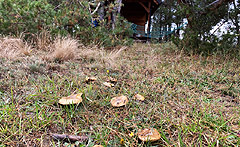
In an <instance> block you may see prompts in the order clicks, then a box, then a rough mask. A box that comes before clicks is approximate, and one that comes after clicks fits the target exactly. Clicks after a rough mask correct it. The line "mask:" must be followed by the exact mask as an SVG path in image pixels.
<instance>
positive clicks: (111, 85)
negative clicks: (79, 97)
mask: <svg viewBox="0 0 240 147" xmlns="http://www.w3.org/2000/svg"><path fill="white" fill-rule="evenodd" d="M103 85H104V86H107V87H109V88H111V87H113V86H114V84H112V83H108V82H104V83H103Z"/></svg>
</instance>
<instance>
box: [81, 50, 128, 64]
mask: <svg viewBox="0 0 240 147" xmlns="http://www.w3.org/2000/svg"><path fill="white" fill-rule="evenodd" d="M126 48H127V47H125V46H124V47H121V48H120V49H114V50H112V51H109V50H105V49H104V48H98V47H97V46H94V47H89V46H88V47H84V46H82V47H81V48H80V49H79V50H78V53H77V56H78V58H81V59H84V60H87V61H94V62H95V63H99V64H104V65H105V66H109V67H116V65H117V63H119V60H118V59H119V58H120V57H121V54H122V52H123V51H124V50H125V49H126Z"/></svg>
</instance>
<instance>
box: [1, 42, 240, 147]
mask: <svg viewBox="0 0 240 147" xmlns="http://www.w3.org/2000/svg"><path fill="white" fill-rule="evenodd" d="M111 62H114V63H111V66H108V64H104V63H103V62H100V61H99V60H94V59H92V58H91V59H88V58H80V59H78V60H72V61H66V62H63V63H55V62H46V61H44V60H42V59H41V58H40V54H38V53H35V54H33V55H31V56H29V57H24V58H19V59H17V60H7V59H3V58H2V59H0V143H1V144H2V145H0V146H63V145H64V144H65V145H66V143H65V142H61V141H55V140H53V139H52V138H51V133H58V134H70V135H87V136H88V137H89V139H88V140H87V141H85V142H82V143H80V142H76V143H75V144H76V146H93V145H94V144H102V145H103V146H109V147H110V146H149V147H150V146H152V147H153V146H239V145H240V138H239V137H238V136H237V133H239V132H240V121H239V118H240V107H239V102H240V101H239V100H240V82H239V81H240V66H239V65H240V64H239V61H238V60H236V59H229V58H227V57H221V56H217V55H216V56H210V57H202V56H200V55H192V56H187V55H184V54H183V53H182V52H180V51H177V50H175V47H174V46H173V45H172V44H169V43H166V44H161V45H154V44H150V45H148V44H135V45H134V46H132V47H129V48H128V49H126V50H125V51H123V52H122V54H121V55H120V57H119V58H118V59H116V61H111ZM107 70H109V73H108V72H107ZM86 76H95V77H97V79H98V80H97V81H95V82H90V83H86V82H85V77H86ZM109 77H114V78H116V79H118V81H117V83H116V84H115V86H114V87H113V88H107V87H105V86H104V85H103V84H102V83H103V82H106V81H107V80H108V79H109ZM80 92H82V93H83V102H82V103H81V104H79V105H71V106H69V107H68V106H67V107H66V106H61V105H59V104H58V100H59V99H60V98H61V97H64V96H68V95H71V94H73V93H80ZM136 93H139V94H141V95H143V96H144V97H145V101H143V102H139V101H136V100H134V99H133V96H134V95H135V94H136ZM119 95H126V96H127V97H128V98H129V103H128V104H127V105H126V106H124V107H121V108H113V107H112V106H111V104H110V100H111V98H112V97H115V96H119ZM148 127H154V128H156V129H157V130H158V131H159V133H160V134H161V136H162V137H161V139H160V140H159V141H156V142H154V143H144V142H141V141H140V140H138V137H137V131H138V130H139V129H143V128H148ZM131 132H133V133H134V134H135V135H134V136H133V137H131V136H129V134H130V133H131ZM121 139H123V140H124V143H123V144H121Z"/></svg>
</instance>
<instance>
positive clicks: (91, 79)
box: [85, 77, 97, 82]
mask: <svg viewBox="0 0 240 147" xmlns="http://www.w3.org/2000/svg"><path fill="white" fill-rule="evenodd" d="M96 80H97V78H95V77H86V79H85V81H86V82H93V81H96Z"/></svg>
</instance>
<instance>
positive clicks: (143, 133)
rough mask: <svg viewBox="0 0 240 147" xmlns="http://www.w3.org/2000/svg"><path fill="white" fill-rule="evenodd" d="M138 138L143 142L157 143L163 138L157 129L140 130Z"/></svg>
mask: <svg viewBox="0 0 240 147" xmlns="http://www.w3.org/2000/svg"><path fill="white" fill-rule="evenodd" d="M138 138H139V139H140V140H141V141H144V142H146V141H152V142H154V141H157V140H159V139H160V138H161V135H160V134H159V132H158V131H157V129H155V128H148V129H144V130H138Z"/></svg>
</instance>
